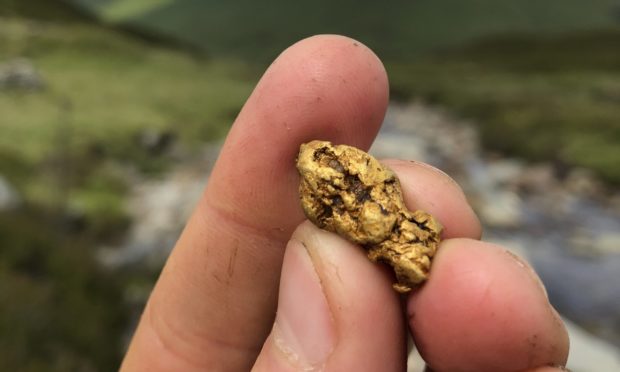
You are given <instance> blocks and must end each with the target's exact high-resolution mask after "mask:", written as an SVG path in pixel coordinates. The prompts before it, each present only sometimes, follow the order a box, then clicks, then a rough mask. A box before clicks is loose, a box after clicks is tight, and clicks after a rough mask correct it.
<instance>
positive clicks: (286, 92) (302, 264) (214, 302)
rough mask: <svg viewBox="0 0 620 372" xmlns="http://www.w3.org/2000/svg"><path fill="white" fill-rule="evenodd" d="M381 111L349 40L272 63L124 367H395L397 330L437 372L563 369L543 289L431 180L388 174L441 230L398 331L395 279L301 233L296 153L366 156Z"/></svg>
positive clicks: (558, 325) (399, 355)
mask: <svg viewBox="0 0 620 372" xmlns="http://www.w3.org/2000/svg"><path fill="white" fill-rule="evenodd" d="M387 103H388V84H387V77H386V74H385V71H384V69H383V66H382V65H381V62H380V61H379V60H378V59H377V57H376V56H375V55H374V54H373V53H372V52H371V51H370V50H369V49H367V48H366V47H364V46H363V45H361V44H359V43H357V42H355V41H353V40H351V39H347V38H344V37H339V36H317V37H313V38H310V39H306V40H304V41H301V42H299V43H297V44H295V45H294V46H292V47H291V48H289V49H288V50H286V51H285V52H284V53H283V54H282V55H281V56H280V57H278V59H276V61H275V62H274V63H273V64H272V65H271V67H270V68H269V69H268V70H267V72H266V73H265V75H264V76H263V78H262V79H261V81H260V82H259V84H258V86H257V87H256V89H255V90H254V92H253V93H252V95H251V97H250V98H249V99H248V101H247V103H246V105H245V107H244V108H243V110H242V111H241V113H240V114H239V117H238V118H237V119H236V121H235V124H234V125H233V127H232V129H231V131H230V134H229V135H228V138H227V139H226V142H225V144H224V146H223V148H222V152H221V155H220V158H219V159H218V161H217V164H216V166H215V168H214V170H213V172H212V174H211V178H210V180H209V185H208V186H207V188H206V190H205V192H204V194H203V197H202V199H201V200H200V202H199V203H198V206H197V207H196V210H195V212H194V213H193V215H192V216H191V218H190V220H189V221H188V223H187V226H186V228H185V230H184V231H183V233H182V235H181V237H180V239H179V241H178V242H177V244H176V247H175V248H174V251H173V252H172V254H171V255H170V258H169V259H168V262H167V263H166V266H165V267H164V269H163V271H162V274H161V277H160V278H159V281H158V282H157V285H156V286H155V289H154V290H153V293H152V294H151V297H150V299H149V301H148V304H147V305H146V308H145V310H144V314H143V315H142V319H141V321H140V324H139V326H138V329H137V330H136V333H135V335H134V338H133V341H132V343H131V345H130V348H129V351H128V353H127V356H126V357H125V360H124V362H123V365H122V367H121V370H123V371H243V370H250V369H251V368H253V369H254V370H255V371H308V370H326V371H403V370H404V369H405V365H406V345H405V344H406V329H407V328H409V329H410V330H411V332H412V334H413V336H414V339H415V342H416V345H417V347H418V348H419V349H420V352H421V354H422V356H423V357H424V359H425V360H426V362H427V363H428V364H429V366H432V369H433V370H435V371H520V370H528V369H530V370H534V369H535V368H536V367H541V369H537V371H543V370H549V371H551V370H553V368H550V367H549V368H548V367H545V366H551V365H563V364H564V363H565V362H566V358H567V353H568V336H567V333H566V330H565V328H564V326H563V324H562V321H561V320H560V318H559V317H558V315H557V313H556V312H555V310H553V308H552V307H551V306H550V305H549V302H548V300H547V296H546V293H545V290H544V288H543V286H542V284H541V282H540V280H539V279H538V277H537V276H536V274H535V273H534V272H533V271H532V269H531V268H530V267H529V266H528V265H527V264H526V263H524V262H523V261H521V260H519V259H518V258H516V257H515V256H513V255H511V254H509V253H507V251H506V250H504V249H503V248H501V247H497V246H494V245H491V244H488V243H483V242H481V241H479V240H478V239H479V238H480V234H481V228H480V224H479V222H478V220H477V218H476V216H475V215H474V213H473V212H472V210H471V208H470V206H469V205H468V204H467V201H466V199H465V197H464V196H463V193H462V191H461V190H460V188H459V187H458V186H457V185H456V184H455V183H454V181H452V180H451V179H450V178H449V177H448V176H446V175H445V174H443V173H441V172H440V171H438V170H436V169H434V168H432V167H430V166H428V165H424V164H421V163H415V162H404V161H396V160H394V161H388V162H386V163H387V164H388V165H389V166H390V167H391V168H392V169H393V170H394V171H395V172H396V173H398V175H399V177H400V179H401V182H402V186H403V192H404V196H405V201H406V203H407V204H408V206H409V207H410V209H424V210H426V211H427V212H429V213H431V214H433V215H434V216H435V217H436V218H437V219H438V220H439V221H440V222H441V223H442V224H443V225H444V227H445V230H444V234H443V237H444V239H445V240H444V242H443V243H442V245H441V247H440V249H439V251H438V254H437V256H436V258H435V260H434V264H433V269H432V271H431V276H430V279H429V280H428V282H427V283H426V284H424V286H423V287H422V288H421V289H420V290H418V291H415V292H413V293H412V294H410V295H409V296H408V297H407V299H406V305H405V308H406V313H407V315H408V316H407V317H406V319H405V317H403V316H402V305H401V302H400V298H399V296H398V295H397V294H396V293H395V292H394V291H393V290H392V288H391V283H392V281H393V278H392V277H390V274H389V270H387V269H386V268H384V267H382V266H380V265H377V264H373V263H371V262H370V261H369V260H368V259H366V258H365V256H364V252H363V250H361V249H360V248H358V247H356V246H354V245H352V244H350V243H348V242H347V241H344V240H343V239H341V238H339V237H338V236H336V235H334V234H331V233H327V232H325V231H322V230H319V229H317V228H315V227H314V226H312V225H311V224H310V223H308V222H305V223H302V224H301V225H300V223H301V222H302V221H303V220H304V217H303V215H302V211H301V208H300V206H299V202H298V196H297V187H298V182H299V178H298V176H297V173H296V170H295V166H294V159H295V156H296V154H297V151H298V148H299V145H300V144H301V143H302V142H307V141H309V140H312V139H324V140H329V141H331V142H333V143H336V144H340V143H345V144H349V145H353V146H355V147H359V148H362V149H367V148H368V147H369V146H370V144H371V142H372V141H373V138H374V137H375V135H376V133H377V131H378V129H379V126H380V124H381V122H382V119H383V116H384V114H385V110H386V107H387ZM298 225H299V227H297V226H298ZM296 227H297V229H296V230H295V228H296ZM294 230H295V232H294V233H293V231H294ZM291 236H292V238H291ZM287 242H288V243H287ZM285 247H286V249H285ZM285 252H286V253H285ZM278 288H279V291H278ZM276 309H277V312H276ZM276 314H277V315H276ZM274 319H275V322H274ZM313 368H314V369H313Z"/></svg>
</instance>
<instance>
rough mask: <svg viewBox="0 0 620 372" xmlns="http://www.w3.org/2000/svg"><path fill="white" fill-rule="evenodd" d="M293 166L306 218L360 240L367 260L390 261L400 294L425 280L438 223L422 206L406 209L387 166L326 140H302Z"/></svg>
mask: <svg viewBox="0 0 620 372" xmlns="http://www.w3.org/2000/svg"><path fill="white" fill-rule="evenodd" d="M297 169H298V170H299V174H300V175H301V183H300V186H299V195H300V199H301V205H302V208H303V210H304V213H305V214H306V217H308V219H309V220H310V221H312V222H313V223H314V224H315V225H317V226H318V227H320V228H322V229H325V230H328V231H332V232H335V233H337V234H339V235H340V236H342V237H344V238H346V239H347V240H349V241H351V242H354V243H357V244H360V245H361V246H362V247H364V249H366V251H367V252H368V258H370V260H371V261H373V262H377V261H379V262H385V263H387V264H389V265H390V266H392V268H393V269H394V272H395V273H396V279H397V281H398V283H395V284H394V285H393V286H394V289H395V290H396V291H398V292H400V293H407V292H409V291H410V290H411V289H412V288H414V287H416V286H417V285H418V284H420V283H422V282H423V281H424V280H426V279H427V277H428V273H429V270H430V267H431V259H432V257H433V256H434V255H435V252H436V251H437V247H438V245H439V240H440V234H441V225H440V224H439V223H438V222H437V221H436V220H435V219H434V218H433V217H432V216H431V215H430V214H428V213H426V212H424V211H420V210H418V211H415V212H411V211H409V210H407V208H406V207H405V203H404V201H403V197H402V192H401V189H400V182H399V181H398V178H397V177H396V175H395V174H394V172H392V170H390V169H389V168H387V167H386V166H384V165H383V164H381V163H379V161H377V159H375V158H373V157H372V156H370V155H368V154H367V153H365V152H363V151H362V150H359V149H356V148H355V147H351V146H346V145H337V146H334V145H332V144H331V143H330V142H326V141H312V142H309V143H306V144H302V145H301V147H300V151H299V156H298V158H297Z"/></svg>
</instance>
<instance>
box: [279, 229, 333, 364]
mask: <svg viewBox="0 0 620 372" xmlns="http://www.w3.org/2000/svg"><path fill="white" fill-rule="evenodd" d="M273 336H274V341H275V344H276V346H277V347H278V348H279V349H280V350H281V351H282V352H283V353H284V354H285V356H286V357H287V359H288V360H289V361H290V362H291V363H292V364H294V365H295V366H296V367H299V368H300V369H302V370H314V369H316V368H319V367H320V366H321V365H323V364H324V363H325V361H326V360H327V358H328V357H329V354H330V353H331V351H332V350H333V349H334V344H335V332H334V323H333V319H332V314H331V311H330V309H329V305H328V303H327V298H326V297H325V294H324V293H323V288H322V286H321V281H320V280H319V276H318V275H317V272H316V270H315V268H314V265H313V263H312V259H311V258H310V256H309V254H308V251H307V249H306V248H305V247H304V246H303V244H302V243H301V242H299V241H297V240H291V241H290V242H289V244H288V246H287V248H286V253H285V257H284V263H283V266H282V276H281V279H280V294H279V299H278V312H277V315H276V321H275V324H274V329H273Z"/></svg>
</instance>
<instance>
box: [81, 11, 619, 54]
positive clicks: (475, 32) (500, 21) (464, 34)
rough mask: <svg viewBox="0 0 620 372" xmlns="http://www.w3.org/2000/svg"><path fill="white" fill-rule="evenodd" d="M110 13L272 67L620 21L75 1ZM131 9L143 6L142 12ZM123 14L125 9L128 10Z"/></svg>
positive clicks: (573, 15)
mask: <svg viewBox="0 0 620 372" xmlns="http://www.w3.org/2000/svg"><path fill="white" fill-rule="evenodd" d="M74 1H75V2H77V3H81V4H83V5H85V6H86V7H87V8H89V9H94V10H95V12H99V14H103V15H106V14H107V13H109V12H111V11H112V10H115V9H119V8H121V7H122V8H125V9H128V10H127V11H126V13H125V14H123V12H119V11H116V10H115V11H114V12H115V13H116V18H110V17H106V19H108V20H110V21H120V22H123V23H129V24H131V25H133V26H135V27H139V28H142V29H145V30H149V31H151V32H154V33H164V34H166V35H168V36H171V37H174V38H176V39H178V40H181V41H183V42H184V43H188V42H189V43H192V44H194V45H197V46H199V47H201V48H203V49H204V50H205V51H207V52H208V53H210V54H212V55H222V54H225V55H229V56H230V55H233V56H241V57H243V58H250V59H252V60H259V61H262V62H266V61H269V60H271V59H272V58H273V57H275V56H276V55H277V54H278V53H279V52H280V51H281V50H283V49H284V48H286V47H287V46H288V45H290V44H291V43H293V42H295V41H297V40H299V39H300V38H303V37H306V36H309V35H312V34H317V33H341V34H345V35H349V36H352V37H355V38H357V39H359V40H360V41H362V42H364V43H366V44H367V45H369V46H370V47H371V48H372V49H374V50H375V51H377V52H378V54H379V55H380V56H381V57H382V58H384V59H385V60H389V61H396V60H399V61H408V60H410V59H411V58H412V57H416V56H419V55H420V54H421V53H424V52H428V51H430V50H436V49H437V48H450V47H455V46H461V45H463V44H464V43H468V42H471V41H472V40H476V39H479V38H480V37H484V36H488V35H493V34H497V33H515V32H537V33H547V32H565V31H571V30H588V29H592V28H601V27H610V26H613V25H614V24H615V20H614V15H613V11H614V7H615V6H617V5H618V4H617V2H616V1H615V0H546V1H537V0H525V1H523V0H476V1H466V2H464V1H460V0H417V1H410V0H393V1H390V2H389V4H385V3H382V2H378V1H374V0H340V1H330V0H319V1H301V2H299V1H286V0H266V1H254V0H240V1H217V0H169V1H166V2H167V4H165V5H164V6H160V5H161V4H159V3H160V1H158V2H157V3H156V4H152V5H150V6H148V7H147V6H144V0H116V1H111V2H110V1H108V2H101V1H97V0H74ZM130 8H134V9H138V8H140V9H141V10H142V12H137V11H133V10H131V9H130ZM121 10H122V9H121Z"/></svg>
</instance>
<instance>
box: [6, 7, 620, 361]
mask: <svg viewBox="0 0 620 372" xmlns="http://www.w3.org/2000/svg"><path fill="white" fill-rule="evenodd" d="M584 1H585V0H551V1H545V2H539V1H533V0H532V1H521V2H515V1H510V0H500V1H498V0H495V1H493V0H480V1H477V2H476V6H465V5H463V3H462V2H460V1H458V0H442V1H435V0H422V1H415V2H411V1H405V0H398V1H396V2H394V3H393V4H392V5H391V6H390V7H389V8H387V9H385V5H384V4H381V3H379V2H376V1H371V0H363V1H353V0H347V1H341V2H329V3H328V2H327V0H323V2H321V1H319V2H318V3H317V2H312V3H310V2H301V3H299V2H297V3H294V2H288V1H276V0H272V1H270V2H268V4H266V3H264V2H256V1H252V0H242V1H241V2H217V1H213V0H156V1H146V0H109V1H99V0H75V1H74V2H79V3H80V4H82V5H83V6H84V7H85V8H83V9H87V10H89V11H90V12H93V13H92V14H98V15H100V17H101V19H104V20H105V21H107V22H108V23H107V24H105V25H102V24H99V23H97V22H96V21H94V18H93V17H92V16H91V15H90V14H91V13H86V14H85V13H84V12H83V9H82V10H80V11H78V10H76V9H75V8H73V7H72V6H69V5H67V4H68V2H63V1H60V0H28V1H25V0H0V45H2V47H1V48H0V65H3V64H4V63H5V62H7V61H15V60H16V59H26V60H27V61H28V63H32V65H33V66H34V68H35V70H36V71H37V73H38V74H39V75H40V76H41V78H42V82H43V86H41V87H38V88H35V89H20V88H2V89H0V130H1V133H2V135H1V136H0V176H2V177H5V178H6V179H8V181H9V183H10V184H12V185H13V186H15V188H16V189H17V190H18V192H19V194H20V196H21V198H22V199H23V203H22V205H21V207H20V208H19V209H16V210H12V211H4V212H0V241H2V248H1V249H0V370H21V371H42V370H45V371H65V370H88V371H96V370H102V371H103V370H113V369H115V368H116V366H117V365H118V362H119V360H120V356H121V353H122V349H123V346H124V345H123V343H124V341H125V338H124V336H126V332H127V329H128V328H127V327H128V326H129V322H130V316H131V315H132V314H131V309H129V306H128V303H127V297H128V295H127V293H128V292H131V291H132V288H134V287H135V286H138V287H141V288H144V287H146V288H148V286H149V285H150V283H152V281H153V279H154V276H155V275H156V274H155V273H151V272H144V271H140V270H135V271H133V272H124V271H122V270H121V271H116V272H114V273H112V272H110V271H109V270H108V269H106V268H103V267H101V266H100V265H99V264H98V263H97V261H96V259H95V252H96V248H97V247H99V246H101V245H102V244H108V243H115V242H117V241H118V240H119V239H121V238H122V237H123V234H124V232H125V231H126V229H127V228H128V226H129V225H130V223H131V221H129V219H128V217H127V213H126V210H125V198H126V194H127V191H128V190H129V186H130V185H129V180H130V179H132V177H134V175H136V174H138V175H142V176H148V175H157V174H158V173H159V172H161V171H162V170H164V169H166V167H167V166H169V165H170V164H171V163H172V162H173V156H172V155H171V152H172V151H171V150H170V148H171V147H170V146H168V147H166V146H164V147H162V148H159V147H158V146H155V148H154V147H153V146H152V145H149V144H148V143H145V142H148V141H147V140H145V138H148V137H149V136H151V135H153V134H154V135H155V136H156V137H158V136H159V137H161V138H167V139H168V141H169V142H173V145H172V148H176V149H179V148H180V149H182V150H183V152H185V153H191V152H192V151H193V150H194V149H197V148H198V146H199V145H200V144H201V143H203V142H204V141H208V140H213V139H216V138H220V137H221V136H222V135H223V134H224V133H225V132H226V130H227V128H228V126H229V124H230V123H231V122H232V120H233V118H234V116H235V115H236V113H237V112H238V110H239V108H240V107H241V105H242V103H243V101H244V100H245V98H246V97H247V96H248V94H249V93H250V90H251V88H252V86H253V85H254V83H255V81H256V80H257V76H258V71H260V70H261V69H262V68H263V67H264V66H265V65H266V64H267V63H268V61H269V60H270V59H272V58H273V57H274V56H275V55H276V54H277V53H279V52H280V51H281V50H282V49H283V48H284V47H286V46H288V45H289V44H291V43H292V42H294V41H296V40H298V39H300V38H302V37H305V36H308V35H311V34H314V33H325V32H333V33H343V34H347V35H351V36H353V37H356V38H358V39H360V40H362V41H363V42H364V43H366V44H368V45H369V46H371V47H372V48H373V49H375V50H376V51H377V52H378V54H379V55H380V56H381V57H382V59H383V60H384V61H385V62H386V65H387V68H388V73H389V75H390V80H391V85H392V95H393V98H395V99H400V100H412V99H422V100H425V101H428V102H430V103H437V104H441V105H444V106H446V107H448V108H450V109H452V110H454V111H455V112H456V113H458V114H459V115H462V116H465V117H469V118H472V119H474V120H473V122H474V123H476V124H477V125H479V126H480V129H481V133H482V137H483V140H484V143H485V145H486V146H487V147H488V148H490V149H494V150H498V151H502V152H506V153H509V154H516V155H519V156H522V157H525V158H527V159H533V160H553V161H556V162H560V163H564V164H567V165H579V166H586V167H590V168H591V169H594V170H596V171H597V172H598V173H599V174H600V175H601V176H602V177H604V178H605V179H606V180H608V181H610V182H612V183H615V184H620V167H618V166H617V164H618V159H620V146H618V144H619V143H620V122H619V121H618V120H617V118H618V117H620V108H619V107H620V105H618V103H619V102H620V67H619V66H620V51H619V50H618V48H617V47H616V46H617V45H618V41H620V31H618V30H617V29H616V28H614V27H615V26H614V25H613V22H614V18H613V12H612V10H613V9H612V6H613V5H614V4H615V0H591V1H587V2H586V3H587V6H586V7H583V6H582V5H583V3H584ZM274 7H275V8H277V9H278V11H277V12H274V11H272V10H273V9H274ZM241 10H243V11H241ZM352 10H353V11H352ZM378 14H381V16H377V15H378ZM559 15H561V16H559ZM119 25H120V26H122V27H121V28H117V26H119ZM231 25H236V26H237V27H231ZM446 25H449V26H450V27H446ZM127 28H130V29H133V30H135V29H139V30H140V35H141V36H137V35H136V34H129V33H127V32H125V31H122V30H127ZM584 29H585V30H589V31H587V32H584V31H583V30H584ZM595 29H599V30H600V31H593V30H595ZM222 30H226V32H222ZM579 30H581V31H579ZM543 31H545V32H547V31H554V32H559V33H556V34H553V35H555V36H553V35H552V34H549V35H552V36H549V37H547V38H543V39H541V37H540V32H543ZM577 31H579V32H577ZM149 32H152V33H153V34H154V35H164V36H165V37H170V38H172V39H174V40H178V41H180V42H182V43H184V44H185V43H188V44H191V45H194V46H196V47H198V48H199V49H194V50H193V51H191V52H190V51H188V50H182V49H180V48H179V47H178V45H170V44H166V45H163V44H162V43H158V42H155V41H153V40H154V39H155V38H148V37H147V38H145V37H144V36H145V33H146V34H148V33H149ZM498 32H500V33H501V35H503V36H501V37H497V34H498ZM524 32H525V33H524ZM527 32H529V34H528V33H527ZM533 33H536V34H533ZM491 34H493V35H496V36H495V37H494V38H490V37H483V36H485V35H491ZM517 35H518V36H517ZM481 37H482V38H481ZM164 44H165V43H164ZM198 51H200V53H198ZM247 61H250V62H247ZM101 345H105V347H102V346H101Z"/></svg>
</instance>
